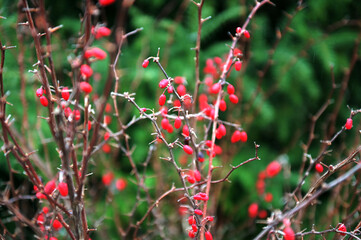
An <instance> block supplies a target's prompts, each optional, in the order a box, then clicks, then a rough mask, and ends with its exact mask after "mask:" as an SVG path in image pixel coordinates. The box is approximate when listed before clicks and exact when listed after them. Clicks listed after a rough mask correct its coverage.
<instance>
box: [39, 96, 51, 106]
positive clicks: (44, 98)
mask: <svg viewBox="0 0 361 240" xmlns="http://www.w3.org/2000/svg"><path fill="white" fill-rule="evenodd" d="M40 103H41V105H43V106H44V107H47V106H48V104H49V102H48V99H47V98H46V97H45V96H41V97H40Z"/></svg>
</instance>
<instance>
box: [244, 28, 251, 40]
mask: <svg viewBox="0 0 361 240" xmlns="http://www.w3.org/2000/svg"><path fill="white" fill-rule="evenodd" d="M243 35H244V37H245V38H250V37H251V35H250V34H249V32H248V31H247V30H244V32H243Z"/></svg>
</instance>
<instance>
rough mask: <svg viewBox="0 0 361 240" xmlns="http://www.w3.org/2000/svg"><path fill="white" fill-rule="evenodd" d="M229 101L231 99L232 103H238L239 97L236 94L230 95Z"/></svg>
mask: <svg viewBox="0 0 361 240" xmlns="http://www.w3.org/2000/svg"><path fill="white" fill-rule="evenodd" d="M229 101H231V103H234V104H237V103H238V97H237V96H236V95H234V94H231V95H229Z"/></svg>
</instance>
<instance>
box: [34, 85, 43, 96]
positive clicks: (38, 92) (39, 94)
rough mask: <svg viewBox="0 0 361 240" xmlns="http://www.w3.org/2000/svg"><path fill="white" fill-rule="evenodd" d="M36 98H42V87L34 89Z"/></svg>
mask: <svg viewBox="0 0 361 240" xmlns="http://www.w3.org/2000/svg"><path fill="white" fill-rule="evenodd" d="M35 94H36V96H37V97H41V96H43V94H44V90H43V88H42V87H39V88H38V89H36V93H35Z"/></svg>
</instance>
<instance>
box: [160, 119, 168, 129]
mask: <svg viewBox="0 0 361 240" xmlns="http://www.w3.org/2000/svg"><path fill="white" fill-rule="evenodd" d="M168 125H169V121H168V119H166V118H163V119H162V122H161V126H162V128H163V129H164V130H167V128H168Z"/></svg>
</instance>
